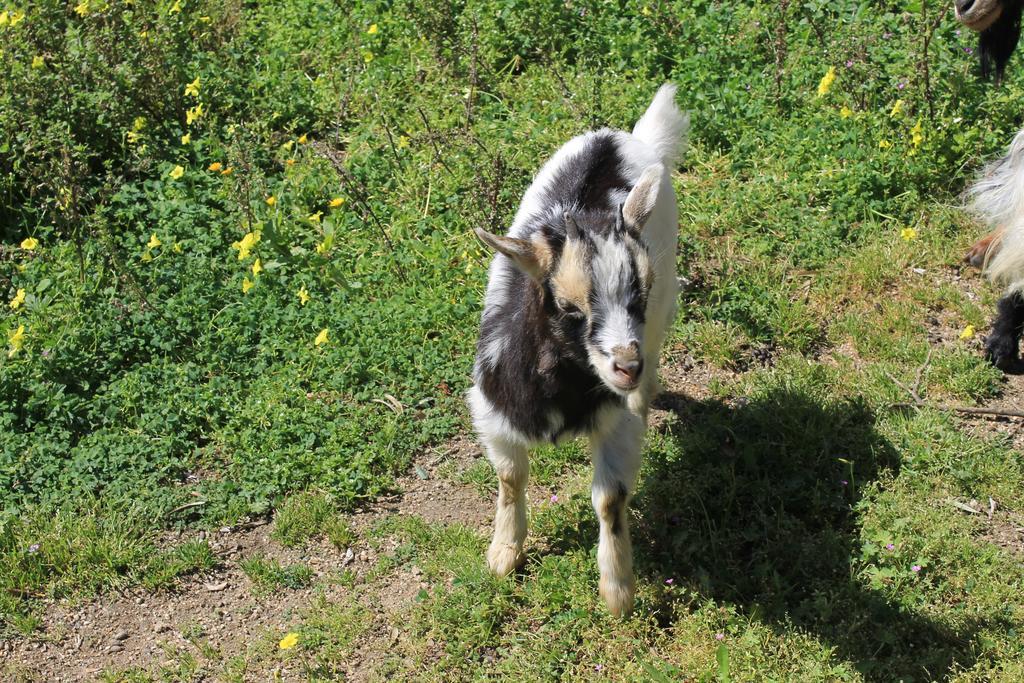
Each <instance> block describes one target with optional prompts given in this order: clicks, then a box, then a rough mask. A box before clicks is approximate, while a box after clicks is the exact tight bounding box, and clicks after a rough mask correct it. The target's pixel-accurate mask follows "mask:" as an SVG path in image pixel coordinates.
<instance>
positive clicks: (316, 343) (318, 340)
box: [313, 327, 327, 346]
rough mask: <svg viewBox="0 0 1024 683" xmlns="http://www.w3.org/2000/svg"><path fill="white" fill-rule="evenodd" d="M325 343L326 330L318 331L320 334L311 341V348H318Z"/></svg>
mask: <svg viewBox="0 0 1024 683" xmlns="http://www.w3.org/2000/svg"><path fill="white" fill-rule="evenodd" d="M326 343H327V328H326V327H325V328H324V329H322V330H320V334H318V335H316V339H314V340H313V346H320V345H321V344H326Z"/></svg>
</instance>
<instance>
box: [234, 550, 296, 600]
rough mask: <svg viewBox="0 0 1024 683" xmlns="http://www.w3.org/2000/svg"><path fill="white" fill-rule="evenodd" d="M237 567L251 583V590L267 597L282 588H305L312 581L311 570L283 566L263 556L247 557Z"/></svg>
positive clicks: (293, 565) (294, 566)
mask: <svg viewBox="0 0 1024 683" xmlns="http://www.w3.org/2000/svg"><path fill="white" fill-rule="evenodd" d="M239 566H240V567H241V568H242V571H244V572H245V575H246V576H248V577H249V580H250V581H252V583H253V590H254V591H255V592H256V593H257V594H259V595H267V594H269V593H272V592H274V591H275V590H280V589H282V588H290V589H298V588H305V587H306V586H308V585H310V583H312V581H313V570H312V569H310V568H309V567H307V566H306V565H304V564H292V565H287V566H284V565H282V564H281V563H280V562H278V561H277V560H275V559H273V558H267V557H265V556H263V555H253V556H251V557H247V558H245V559H244V560H242V561H241V562H239Z"/></svg>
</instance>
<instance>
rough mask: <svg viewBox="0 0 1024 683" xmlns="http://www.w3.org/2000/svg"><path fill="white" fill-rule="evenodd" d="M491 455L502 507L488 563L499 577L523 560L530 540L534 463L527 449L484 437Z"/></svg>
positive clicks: (495, 527)
mask: <svg viewBox="0 0 1024 683" xmlns="http://www.w3.org/2000/svg"><path fill="white" fill-rule="evenodd" d="M483 441H484V448H485V449H486V451H487V458H488V460H490V461H491V464H492V465H494V471H495V472H497V474H498V508H497V511H496V512H495V514H494V537H493V538H492V539H491V547H490V548H489V549H488V550H487V565H488V566H489V567H490V568H491V572H493V573H494V574H495V575H496V576H505V575H506V574H509V573H511V572H512V570H514V569H515V568H516V567H518V566H519V565H521V564H522V563H523V559H524V556H523V542H524V541H525V540H526V480H527V478H528V477H529V475H530V462H529V459H528V457H527V451H526V448H524V447H522V446H519V445H515V444H510V443H508V442H506V441H503V440H500V439H489V438H487V437H484V439H483Z"/></svg>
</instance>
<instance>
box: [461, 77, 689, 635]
mask: <svg viewBox="0 0 1024 683" xmlns="http://www.w3.org/2000/svg"><path fill="white" fill-rule="evenodd" d="M674 98H675V86H673V85H668V84H666V85H664V86H662V88H661V89H660V90H659V91H658V93H657V95H655V97H654V100H653V101H652V102H651V104H650V106H649V107H648V109H647V111H646V113H644V115H643V116H642V117H641V118H640V120H639V121H637V123H636V126H634V128H633V132H632V134H630V133H627V132H625V131H621V130H611V129H607V128H606V129H601V130H598V131H593V132H590V133H586V134H584V135H580V136H579V137H576V138H573V139H572V140H570V141H569V142H568V143H566V144H565V145H564V146H563V147H562V148H561V149H559V150H558V151H557V152H556V153H555V155H554V156H553V157H552V158H551V159H550V160H549V161H548V162H547V163H546V164H545V165H544V167H543V168H542V169H541V170H540V172H539V173H538V174H537V176H536V178H534V181H533V183H532V184H531V185H530V187H529V188H528V189H527V190H526V193H525V194H524V195H523V199H522V203H521V204H520V206H519V211H518V212H517V213H516V217H515V220H514V221H513V223H512V227H511V228H510V229H509V231H508V236H505V237H499V236H497V235H492V234H490V233H488V232H485V231H483V230H477V235H478V236H479V237H480V239H481V240H482V241H483V242H484V243H485V244H487V245H488V246H490V247H491V248H493V249H494V250H495V251H496V252H497V254H496V255H495V257H494V260H493V261H492V263H491V268H490V275H489V281H488V284H487V295H486V299H485V303H484V311H483V318H482V321H481V325H480V339H479V342H478V344H477V355H476V364H475V367H474V371H473V378H474V386H473V388H472V389H470V391H469V407H470V410H471V412H472V414H473V421H474V424H475V426H476V430H477V432H478V434H479V436H480V439H481V441H482V442H483V445H484V448H485V450H486V452H487V457H488V458H489V459H490V461H491V463H492V464H493V465H494V469H495V470H496V471H497V475H498V480H499V486H498V505H497V512H496V514H495V519H494V538H493V540H492V542H491V546H490V549H489V550H488V551H487V562H488V564H489V566H490V568H491V570H492V571H493V572H494V573H495V574H497V575H499V576H504V575H506V574H508V573H510V572H511V571H512V570H513V569H515V568H516V567H518V566H519V565H520V564H521V563H522V562H523V560H524V555H523V542H524V540H525V539H526V498H525V489H526V481H527V477H528V473H529V463H528V458H527V452H528V449H529V448H530V447H531V446H533V445H536V444H538V443H542V442H549V443H553V442H556V441H558V440H560V439H562V438H568V437H574V436H581V435H586V436H588V437H589V438H590V442H591V446H592V449H593V456H592V457H593V464H594V480H593V487H592V500H593V504H594V509H595V511H596V512H597V515H598V518H599V521H600V527H601V530H600V539H599V545H598V553H597V560H598V565H599V568H600V572H601V583H600V591H601V595H602V596H603V597H604V599H605V602H606V603H607V605H608V608H609V610H610V611H611V612H612V613H613V614H616V615H623V614H626V613H628V612H629V611H630V610H631V609H632V606H633V594H634V579H633V556H632V547H631V544H630V539H629V524H628V510H627V506H628V504H629V500H630V496H631V495H632V492H633V489H634V486H635V483H636V477H637V472H638V470H639V468H640V449H641V445H642V441H643V435H644V431H645V429H646V418H647V408H648V404H649V402H650V400H651V399H652V397H653V396H654V394H655V393H656V391H657V369H658V356H659V352H660V349H661V345H662V343H663V342H664V340H665V335H666V333H667V332H668V329H669V326H670V325H671V323H672V319H673V317H674V316H675V311H676V298H677V291H678V285H677V278H676V243H677V241H678V230H679V226H678V210H677V208H676V198H675V193H674V191H673V189H672V182H671V178H670V173H671V169H672V167H673V163H674V161H675V159H676V155H677V154H678V153H679V152H680V151H681V148H682V146H683V138H684V136H685V134H686V130H687V126H688V121H687V118H686V117H685V116H683V115H682V114H681V113H680V111H679V109H678V107H677V106H676V104H675V99H674Z"/></svg>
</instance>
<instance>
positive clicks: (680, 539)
mask: <svg viewBox="0 0 1024 683" xmlns="http://www.w3.org/2000/svg"><path fill="white" fill-rule="evenodd" d="M823 403H824V405H823ZM656 406H657V407H660V408H663V409H667V410H669V411H671V413H673V414H674V415H675V416H676V418H675V419H669V420H668V421H667V423H666V424H665V425H663V426H662V427H661V432H662V433H663V434H664V435H665V436H666V437H667V439H668V441H667V443H665V442H664V441H663V442H662V447H661V448H659V447H658V444H657V439H652V444H653V445H654V448H652V449H651V452H650V453H649V458H650V461H649V462H648V470H647V474H646V476H645V477H644V479H643V481H642V482H641V488H640V490H639V491H638V492H637V495H636V498H635V502H634V505H635V506H636V507H637V508H639V512H640V514H639V517H640V521H639V522H638V523H637V528H636V529H634V552H635V554H636V562H637V571H638V573H639V574H641V575H645V576H647V578H648V579H649V580H650V581H652V582H657V583H659V584H660V583H661V582H662V581H663V580H664V578H665V577H666V576H674V577H676V579H677V581H680V582H681V583H684V584H689V585H690V586H692V587H693V588H694V589H695V590H697V591H699V592H700V593H701V594H703V595H708V596H710V597H712V598H714V599H715V600H717V601H723V602H729V603H732V604H734V605H736V606H737V607H738V609H740V611H741V612H745V613H747V614H748V615H749V616H751V617H753V618H757V619H759V620H761V621H762V622H764V623H766V624H769V625H771V626H772V627H773V628H775V629H776V630H777V631H778V632H780V633H781V632H783V631H788V630H790V629H791V628H792V627H794V626H795V627H797V628H799V629H801V630H806V631H808V632H810V633H813V634H815V635H816V636H817V637H819V638H821V639H822V640H823V641H825V642H827V643H829V644H831V645H833V646H834V647H835V649H836V655H837V656H838V657H840V658H842V659H844V660H847V661H850V662H852V663H853V664H854V665H855V666H856V667H857V668H858V670H859V671H860V672H862V673H863V674H864V675H865V676H867V677H869V678H871V679H876V680H877V679H885V680H898V679H900V678H902V679H904V680H918V679H925V680H938V679H943V678H946V677H948V676H949V675H950V673H951V672H952V671H953V670H955V669H957V668H959V667H970V666H971V665H972V663H973V661H974V658H975V656H974V654H973V652H972V648H971V645H970V641H971V639H972V636H973V635H974V633H975V632H976V631H977V630H978V629H979V628H980V626H981V624H980V623H972V624H969V625H968V626H966V627H961V628H960V629H958V630H954V629H953V628H950V627H948V626H947V625H945V624H942V623H939V622H937V621H934V620H931V619H929V618H926V617H923V616H921V615H920V613H917V612H914V611H910V610H907V609H905V608H903V607H901V606H900V605H898V604H895V603H893V602H892V601H890V600H889V599H888V598H887V597H886V596H885V595H884V594H882V593H879V592H875V591H872V590H870V589H868V588H865V587H864V586H863V585H861V584H860V583H858V582H857V580H856V578H855V574H856V568H855V566H854V565H855V564H856V560H857V558H858V557H859V556H860V553H861V539H860V536H859V529H858V519H857V513H856V509H857V506H858V502H859V499H860V494H861V491H863V490H865V487H866V486H867V485H868V484H869V483H870V482H871V481H873V480H874V479H876V478H877V477H878V475H879V473H880V472H881V471H883V470H885V469H889V470H894V469H895V468H897V467H898V457H897V454H896V452H895V449H894V448H893V447H892V446H891V445H890V444H889V443H888V442H887V441H886V440H885V439H884V438H883V437H881V436H880V435H879V434H878V433H877V432H876V430H875V425H874V417H873V415H872V414H871V412H870V410H869V409H868V408H867V406H866V405H864V404H863V403H861V402H859V401H834V402H831V401H824V402H823V401H820V400H817V399H815V398H812V397H810V396H808V395H806V394H804V393H801V392H800V391H797V390H793V389H774V390H771V391H768V392H767V393H765V394H764V395H762V396H760V397H759V398H756V399H752V400H750V401H749V402H746V403H744V404H741V405H739V406H736V407H733V406H728V405H725V404H723V403H721V402H718V401H701V402H694V401H691V400H689V399H687V398H686V397H684V396H682V395H679V394H666V395H663V396H662V397H660V398H659V400H658V402H657V403H656ZM588 531H591V530H590V529H587V530H584V531H583V532H582V533H586V532H588ZM590 538H591V541H590V542H591V543H592V542H593V541H592V539H593V538H594V536H591V537H590ZM581 540H582V539H581ZM659 608H661V609H662V610H663V611H670V610H671V606H670V603H669V602H668V601H667V600H666V602H665V603H664V604H663V605H659Z"/></svg>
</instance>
